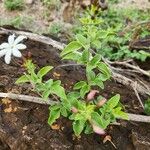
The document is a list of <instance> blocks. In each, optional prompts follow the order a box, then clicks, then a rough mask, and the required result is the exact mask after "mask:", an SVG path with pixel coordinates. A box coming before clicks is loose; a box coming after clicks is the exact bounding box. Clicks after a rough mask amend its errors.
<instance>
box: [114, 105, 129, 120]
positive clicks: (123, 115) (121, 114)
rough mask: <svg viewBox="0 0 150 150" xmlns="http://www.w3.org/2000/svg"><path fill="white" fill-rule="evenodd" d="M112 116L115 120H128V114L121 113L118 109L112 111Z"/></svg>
mask: <svg viewBox="0 0 150 150" xmlns="http://www.w3.org/2000/svg"><path fill="white" fill-rule="evenodd" d="M113 115H114V116H115V118H118V119H120V118H121V119H125V120H128V119H129V117H128V114H127V113H125V112H123V111H121V110H120V108H119V107H117V108H116V109H114V110H113Z"/></svg>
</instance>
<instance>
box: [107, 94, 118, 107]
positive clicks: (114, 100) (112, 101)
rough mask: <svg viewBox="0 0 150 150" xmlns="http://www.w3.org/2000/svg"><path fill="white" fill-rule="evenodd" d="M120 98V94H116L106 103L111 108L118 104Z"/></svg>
mask: <svg viewBox="0 0 150 150" xmlns="http://www.w3.org/2000/svg"><path fill="white" fill-rule="evenodd" d="M119 100H120V95H119V94H116V95H115V96H113V97H112V98H111V99H109V100H108V101H107V103H106V104H107V106H108V108H109V109H110V110H111V109H113V108H115V107H116V106H117V105H118V103H119Z"/></svg>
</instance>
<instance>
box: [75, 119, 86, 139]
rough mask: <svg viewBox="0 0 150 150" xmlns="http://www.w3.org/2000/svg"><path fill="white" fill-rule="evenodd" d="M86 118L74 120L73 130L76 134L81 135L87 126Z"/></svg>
mask: <svg viewBox="0 0 150 150" xmlns="http://www.w3.org/2000/svg"><path fill="white" fill-rule="evenodd" d="M85 122H86V121H85V120H77V121H74V122H73V131H74V133H75V135H76V136H79V135H80V134H81V132H82V131H83V129H84V127H85Z"/></svg>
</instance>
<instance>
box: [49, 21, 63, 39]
mask: <svg viewBox="0 0 150 150" xmlns="http://www.w3.org/2000/svg"><path fill="white" fill-rule="evenodd" d="M62 29H63V28H62V25H61V24H60V23H52V24H51V25H50V26H49V28H48V33H50V34H52V35H55V36H56V35H58V34H59V33H60V32H61V31H62Z"/></svg>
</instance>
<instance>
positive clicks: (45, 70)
mask: <svg viewBox="0 0 150 150" xmlns="http://www.w3.org/2000/svg"><path fill="white" fill-rule="evenodd" d="M52 68H53V67H52V66H45V67H43V68H42V69H40V71H39V72H38V73H37V76H38V77H39V78H42V77H43V76H44V75H46V74H47V73H48V72H49V71H50V70H51V69H52Z"/></svg>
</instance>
